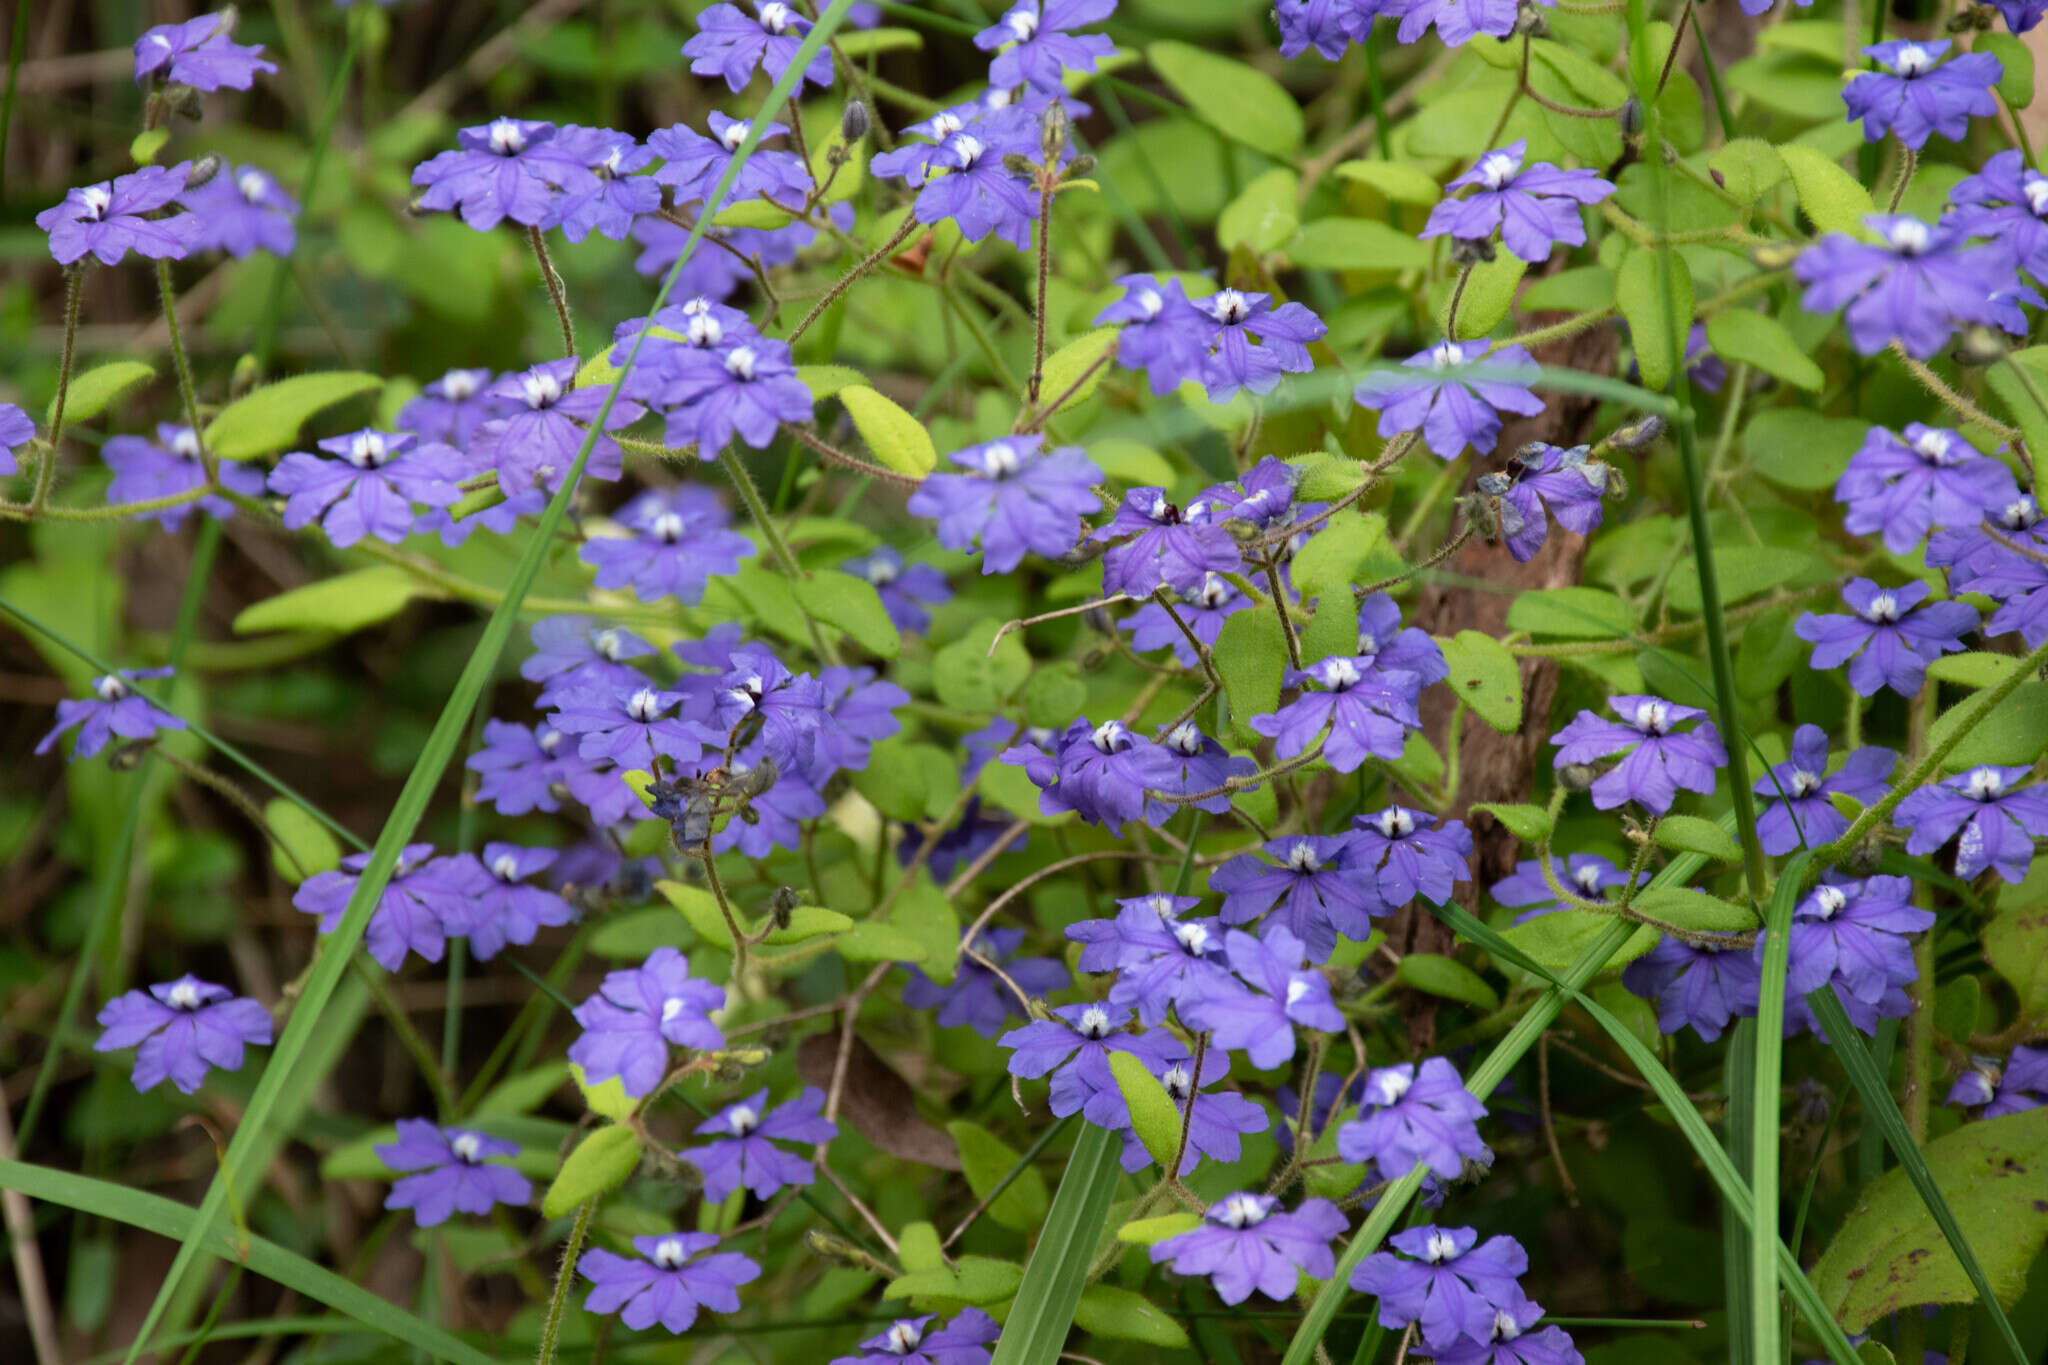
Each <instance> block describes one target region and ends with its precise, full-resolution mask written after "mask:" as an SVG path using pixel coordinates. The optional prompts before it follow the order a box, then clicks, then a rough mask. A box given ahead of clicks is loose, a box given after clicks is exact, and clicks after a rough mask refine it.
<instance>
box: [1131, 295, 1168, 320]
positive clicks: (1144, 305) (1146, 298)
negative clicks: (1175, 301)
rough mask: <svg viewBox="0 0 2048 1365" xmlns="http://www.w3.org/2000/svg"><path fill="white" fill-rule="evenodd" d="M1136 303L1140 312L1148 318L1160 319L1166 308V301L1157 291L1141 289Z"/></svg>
mask: <svg viewBox="0 0 2048 1365" xmlns="http://www.w3.org/2000/svg"><path fill="white" fill-rule="evenodd" d="M1135 302H1136V303H1137V305H1138V311H1140V312H1141V313H1143V314H1144V315H1145V316H1146V317H1148V318H1156V317H1158V316H1159V314H1160V312H1161V311H1162V310H1164V309H1165V307H1166V300H1165V299H1164V298H1163V297H1161V295H1160V293H1159V291H1158V290H1157V289H1140V290H1139V291H1138V297H1137V299H1136V300H1135Z"/></svg>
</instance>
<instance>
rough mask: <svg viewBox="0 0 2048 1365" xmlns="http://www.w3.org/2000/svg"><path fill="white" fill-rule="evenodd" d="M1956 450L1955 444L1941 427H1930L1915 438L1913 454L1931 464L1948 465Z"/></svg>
mask: <svg viewBox="0 0 2048 1365" xmlns="http://www.w3.org/2000/svg"><path fill="white" fill-rule="evenodd" d="M1954 449H1955V442H1954V441H1952V440H1950V439H1949V434H1948V433H1947V432H1945V431H1943V430H1941V429H1940V428H1939V427H1928V428H1927V429H1926V430H1924V431H1922V432H1921V433H1920V434H1919V435H1917V436H1915V437H1914V438H1913V453H1914V454H1915V455H1918V456H1919V457H1920V458H1921V459H1923V460H1925V461H1927V463H1929V464H1933V465H1945V464H1948V463H1949V462H1950V455H1951V453H1952V452H1953V451H1954Z"/></svg>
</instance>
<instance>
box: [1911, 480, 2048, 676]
mask: <svg viewBox="0 0 2048 1365" xmlns="http://www.w3.org/2000/svg"><path fill="white" fill-rule="evenodd" d="M2044 555H2048V521H2044V520H2043V519H2042V517H2041V512H2040V509H2039V508H2038V507H2036V506H2035V505H2034V499H2033V498H2032V497H2031V496H2030V495H2027V494H2024V493H2023V494H2020V495H2019V496H2017V497H2015V498H2013V499H2012V501H2010V502H2009V503H2006V504H2005V505H2004V506H2002V507H1997V506H1994V507H1987V508H1985V509H1984V511H1983V516H1982V520H1981V521H1980V522H1978V523H1975V524H1972V525H1969V526H1964V527H1958V528H1955V529H1953V530H1947V531H1937V532H1935V533H1934V535H1933V537H1932V538H1931V539H1929V541H1928V542H1927V562H1928V563H1929V564H1932V565H1936V566H1942V567H1946V568H1947V569H1948V583H1949V590H1950V591H1951V592H1961V591H1963V590H1964V589H1965V588H1967V589H1968V590H1969V591H1971V592H1980V593H1983V594H1984V595H1986V596H1987V597H1990V598H1992V599H1993V600H1995V601H1996V602H1998V603H1999V608H1998V611H1997V612H1996V613H1995V614H1994V615H1993V616H1992V618H1991V620H1990V621H1988V622H1987V623H1986V624H1985V626H1984V633H1985V634H1986V635H1993V636H1996V635H2004V634H2007V633H2009V632H2012V631H2018V632H2020V635H2021V638H2023V639H2024V640H2025V641H2026V642H2027V647H2028V648H2030V649H2031V648H2034V647H2036V646H2038V645H2039V644H2040V643H2041V641H2043V640H2044V639H2048V591H2043V589H2048V564H2044V563H2043V560H2042V556H2044Z"/></svg>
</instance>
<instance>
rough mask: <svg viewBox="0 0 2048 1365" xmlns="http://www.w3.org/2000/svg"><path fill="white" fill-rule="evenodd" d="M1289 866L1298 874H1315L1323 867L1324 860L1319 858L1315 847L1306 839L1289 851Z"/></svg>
mask: <svg viewBox="0 0 2048 1365" xmlns="http://www.w3.org/2000/svg"><path fill="white" fill-rule="evenodd" d="M1287 865H1288V866H1289V867H1291V868H1293V869H1294V870H1295V871H1296V872H1314V871H1316V870H1317V869H1319V868H1321V867H1322V865H1323V860H1322V858H1321V857H1319V856H1317V854H1316V848H1315V845H1314V844H1311V843H1310V842H1308V840H1306V839H1304V840H1302V841H1301V842H1300V843H1298V844H1296V845H1295V846H1294V847H1293V848H1290V849H1288V850H1287Z"/></svg>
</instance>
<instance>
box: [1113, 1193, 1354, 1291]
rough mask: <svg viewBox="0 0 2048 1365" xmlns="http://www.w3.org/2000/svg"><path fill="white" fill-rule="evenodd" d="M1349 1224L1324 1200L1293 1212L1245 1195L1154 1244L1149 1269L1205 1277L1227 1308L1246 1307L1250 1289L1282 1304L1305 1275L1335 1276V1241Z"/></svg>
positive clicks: (1273, 1201)
mask: <svg viewBox="0 0 2048 1365" xmlns="http://www.w3.org/2000/svg"><path fill="white" fill-rule="evenodd" d="M1345 1226H1346V1224H1345V1220H1344V1215H1343V1214H1342V1213H1340V1212H1338V1210H1337V1206H1336V1205H1335V1204H1332V1203H1331V1202H1330V1201H1329V1200H1327V1199H1304V1200H1302V1201H1301V1205H1300V1207H1298V1208H1296V1209H1295V1210H1294V1211H1293V1212H1292V1213H1289V1212H1288V1211H1287V1210H1285V1209H1283V1208H1281V1207H1280V1201H1279V1200H1278V1199H1275V1198H1274V1197H1273V1196H1272V1195H1270V1194H1247V1193H1243V1192H1240V1193H1237V1194H1232V1195H1226V1196H1224V1197H1223V1198H1222V1199H1219V1200H1217V1201H1216V1202H1215V1203H1214V1204H1211V1205H1210V1206H1209V1211H1208V1213H1206V1214H1204V1215H1203V1217H1202V1224H1201V1226H1200V1227H1197V1228H1192V1229H1190V1230H1188V1231H1187V1232H1183V1233H1181V1234H1180V1235H1178V1236H1175V1237H1168V1238H1166V1239H1165V1240H1164V1241H1161V1242H1155V1243H1154V1244H1153V1246H1152V1252H1151V1255H1152V1263H1153V1264H1154V1265H1159V1264H1161V1263H1170V1264H1171V1266H1172V1269H1173V1270H1174V1271H1175V1273H1177V1274H1181V1275H1206V1276H1208V1277H1209V1281H1210V1283H1211V1284H1213V1285H1215V1286H1216V1295H1217V1297H1218V1298H1220V1299H1222V1300H1223V1301H1224V1302H1225V1303H1228V1304H1240V1303H1243V1302H1244V1301H1245V1300H1246V1299H1248V1298H1250V1297H1251V1296H1252V1291H1253V1290H1257V1291H1258V1292H1260V1293H1261V1294H1264V1295H1265V1296H1266V1297H1267V1298H1269V1299H1274V1300H1276V1301H1278V1302H1281V1303H1285V1302H1286V1301H1287V1300H1289V1299H1291V1298H1293V1297H1294V1290H1295V1286H1297V1285H1298V1284H1299V1283H1300V1282H1301V1276H1302V1275H1304V1274H1306V1275H1308V1276H1309V1277H1310V1278H1312V1279H1318V1280H1326V1279H1328V1278H1329V1277H1330V1276H1331V1275H1333V1274H1335V1273H1336V1270H1337V1258H1336V1256H1335V1255H1334V1254H1333V1253H1332V1252H1331V1250H1330V1241H1331V1239H1332V1238H1334V1237H1336V1236H1338V1235H1339V1234H1341V1233H1342V1232H1343V1231H1344V1229H1345Z"/></svg>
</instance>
